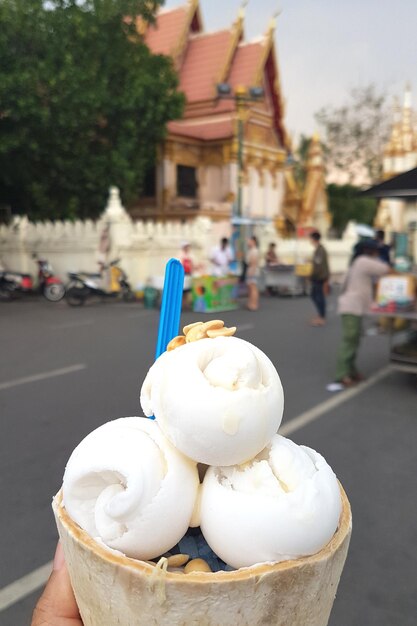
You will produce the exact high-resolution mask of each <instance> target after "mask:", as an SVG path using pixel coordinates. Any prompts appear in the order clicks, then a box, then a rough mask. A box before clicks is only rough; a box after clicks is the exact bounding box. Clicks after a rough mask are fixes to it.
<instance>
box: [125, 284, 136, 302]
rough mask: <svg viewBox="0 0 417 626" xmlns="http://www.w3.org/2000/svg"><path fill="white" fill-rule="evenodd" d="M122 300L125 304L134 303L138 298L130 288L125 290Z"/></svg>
mask: <svg viewBox="0 0 417 626" xmlns="http://www.w3.org/2000/svg"><path fill="white" fill-rule="evenodd" d="M122 298H123V302H134V301H135V300H136V296H135V294H134V293H133V291H132V290H131V289H130V287H125V289H124V290H123V295H122Z"/></svg>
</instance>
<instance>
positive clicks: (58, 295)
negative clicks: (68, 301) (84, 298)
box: [43, 283, 65, 302]
mask: <svg viewBox="0 0 417 626" xmlns="http://www.w3.org/2000/svg"><path fill="white" fill-rule="evenodd" d="M43 295H44V296H45V298H46V299H47V300H49V302H59V301H60V300H62V298H63V297H64V296H65V287H64V285H63V284H62V283H51V284H50V285H46V287H45V288H44V290H43Z"/></svg>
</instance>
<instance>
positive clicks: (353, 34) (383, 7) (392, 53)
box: [165, 0, 417, 137]
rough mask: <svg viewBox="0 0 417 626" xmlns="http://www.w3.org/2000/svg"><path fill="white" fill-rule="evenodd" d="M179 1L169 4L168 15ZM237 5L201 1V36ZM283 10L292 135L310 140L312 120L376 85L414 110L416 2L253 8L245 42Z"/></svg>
mask: <svg viewBox="0 0 417 626" xmlns="http://www.w3.org/2000/svg"><path fill="white" fill-rule="evenodd" d="M183 3H184V0H167V1H166V3H165V6H166V7H174V6H178V5H179V4H183ZM240 5H241V0H200V6H201V9H202V14H203V24H204V29H205V30H207V31H212V30H217V29H219V28H225V27H228V26H230V25H231V24H232V22H233V21H234V20H235V18H236V15H237V11H238V8H239V6H240ZM277 9H281V10H282V13H281V15H280V16H279V17H278V21H277V29H276V44H277V54H278V63H279V67H280V72H281V86H282V90H283V96H284V98H285V101H286V117H285V123H286V127H287V129H288V131H289V133H290V134H293V135H294V136H295V137H297V136H298V135H299V134H300V133H304V134H307V135H311V134H312V133H313V132H314V130H315V129H316V127H317V125H316V123H315V121H314V113H315V112H316V111H318V110H319V109H320V108H321V107H324V106H327V105H333V106H337V105H340V104H343V103H344V102H345V101H346V99H347V97H348V94H349V91H350V90H351V89H352V88H354V87H358V86H365V85H368V84H369V83H370V82H374V83H375V84H376V85H377V86H378V87H379V88H381V89H382V90H384V91H386V92H388V93H389V94H391V96H393V95H397V96H398V97H400V98H401V100H402V97H403V92H404V87H405V84H406V82H407V81H408V82H410V83H411V87H412V89H413V92H414V93H413V95H414V98H413V104H414V105H415V104H416V102H417V0H250V2H249V4H248V6H247V8H246V27H245V34H246V39H247V40H249V39H251V38H254V37H257V36H259V35H260V34H263V33H264V32H265V31H266V30H267V27H268V22H269V19H270V17H271V16H272V14H273V13H274V12H275V11H276V10H277Z"/></svg>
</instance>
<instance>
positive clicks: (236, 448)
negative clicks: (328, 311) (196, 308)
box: [140, 337, 284, 465]
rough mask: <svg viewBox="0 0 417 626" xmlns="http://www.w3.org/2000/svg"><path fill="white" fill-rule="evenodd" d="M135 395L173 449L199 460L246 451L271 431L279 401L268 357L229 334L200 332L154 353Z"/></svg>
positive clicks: (228, 460)
mask: <svg viewBox="0 0 417 626" xmlns="http://www.w3.org/2000/svg"><path fill="white" fill-rule="evenodd" d="M140 401H141V405H142V408H143V411H144V413H145V415H148V416H150V415H154V416H155V418H156V421H157V423H158V424H159V425H160V427H161V429H162V431H163V432H164V434H165V435H166V436H167V437H168V439H169V440H170V441H171V442H172V443H173V445H174V446H175V447H176V448H178V449H179V450H181V452H183V453H184V454H186V455H187V456H188V457H190V458H191V459H193V460H194V461H197V462H200V463H205V464H207V465H234V464H238V463H243V462H245V461H247V460H249V459H251V458H252V457H254V456H255V455H256V454H258V452H260V451H261V450H262V449H263V448H264V447H265V446H266V445H267V443H268V442H269V441H270V439H271V437H272V436H273V435H274V433H276V432H277V430H278V427H279V425H280V423H281V419H282V412H283V408H284V394H283V390H282V385H281V381H280V378H279V376H278V372H277V371H276V369H275V367H274V365H273V364H272V362H271V361H270V360H269V359H268V357H267V356H266V355H265V354H264V353H263V352H262V351H261V350H259V349H258V348H256V347H255V346H253V345H252V344H250V343H248V342H247V341H243V340H242V339H237V338H236V337H216V338H215V339H201V340H200V341H195V342H192V343H187V344H186V345H184V346H181V347H179V348H177V349H176V350H173V351H171V352H166V353H164V354H162V356H160V357H159V359H157V361H156V362H155V363H154V365H153V366H152V367H151V369H150V370H149V372H148V375H147V377H146V379H145V381H144V383H143V386H142V390H141V398H140Z"/></svg>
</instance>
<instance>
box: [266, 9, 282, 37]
mask: <svg viewBox="0 0 417 626" xmlns="http://www.w3.org/2000/svg"><path fill="white" fill-rule="evenodd" d="M281 13H282V9H277V10H276V11H275V13H274V14H273V15H272V17H271V19H270V20H269V24H268V33H270V34H272V33H274V32H275V29H276V27H277V18H278V17H279V16H280V15H281Z"/></svg>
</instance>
